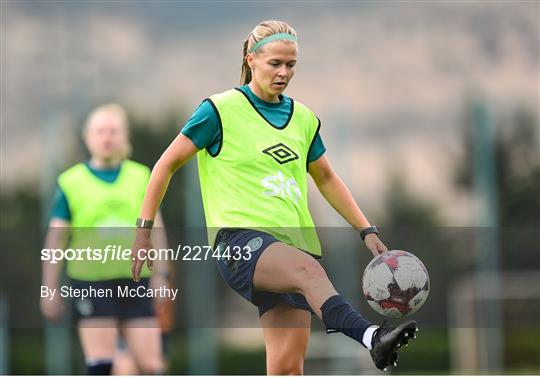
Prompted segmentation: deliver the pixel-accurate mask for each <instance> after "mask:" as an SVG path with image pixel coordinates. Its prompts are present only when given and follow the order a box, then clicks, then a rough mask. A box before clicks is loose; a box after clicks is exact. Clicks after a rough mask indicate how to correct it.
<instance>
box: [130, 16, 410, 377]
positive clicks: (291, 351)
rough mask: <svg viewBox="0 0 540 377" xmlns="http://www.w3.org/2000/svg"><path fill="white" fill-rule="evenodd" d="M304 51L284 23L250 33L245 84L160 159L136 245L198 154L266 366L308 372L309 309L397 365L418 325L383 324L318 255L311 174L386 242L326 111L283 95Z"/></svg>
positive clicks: (211, 209) (213, 215)
mask: <svg viewBox="0 0 540 377" xmlns="http://www.w3.org/2000/svg"><path fill="white" fill-rule="evenodd" d="M297 50H298V45H297V38H296V31H295V30H294V29H293V28H291V27H290V26H289V25H287V24H286V23H284V22H280V21H265V22H262V23H261V24H259V25H257V26H256V27H255V29H254V30H253V31H252V32H251V33H250V34H249V36H248V38H247V40H246V41H245V42H244V48H243V61H242V74H241V84H242V86H241V87H239V88H235V89H231V90H228V91H226V92H223V93H220V94H216V95H212V96H210V97H209V98H208V99H206V100H205V101H203V102H202V104H201V105H200V106H199V107H198V109H197V110H196V111H195V113H194V114H193V116H192V117H191V119H190V120H189V121H188V123H187V125H186V126H185V127H184V128H183V130H182V132H181V133H180V135H178V137H177V138H176V139H175V140H174V141H173V142H172V144H171V145H170V146H169V147H168V149H167V150H166V151H165V152H164V153H163V155H162V156H161V158H160V159H159V161H158V162H157V163H156V165H155V166H154V169H153V171H152V175H151V178H150V182H149V184H148V188H147V190H146V194H145V198H144V202H143V205H142V210H141V213H140V219H139V225H140V227H139V228H138V229H137V237H136V243H135V246H134V249H137V250H138V249H148V248H150V247H151V240H150V234H151V229H150V228H151V225H152V221H153V220H154V218H155V215H156V212H157V209H158V208H159V205H160V203H161V201H162V198H163V196H164V194H165V191H166V189H167V185H168V183H169V181H170V178H171V176H172V174H173V173H174V172H175V171H176V170H177V169H178V168H180V167H181V166H182V165H183V164H185V163H186V162H187V161H188V160H189V159H190V158H191V157H192V156H194V155H195V154H197V152H198V162H199V176H200V183H201V192H202V197H203V202H204V209H205V217H206V223H207V226H208V228H209V229H208V233H209V243H210V244H211V245H212V244H213V245H214V247H215V248H216V249H217V250H218V251H219V252H220V253H221V257H220V258H219V260H218V267H219V270H220V272H221V275H222V276H223V278H224V279H225V280H226V281H227V283H228V284H229V285H230V286H231V288H233V289H234V290H235V291H236V292H238V293H239V294H240V295H242V296H243V297H244V298H246V299H247V300H249V301H250V302H252V303H253V304H254V305H256V306H257V307H258V309H259V315H260V318H261V323H262V327H263V334H264V341H265V346H266V355H267V372H268V374H284V375H287V374H302V373H303V364H304V357H305V354H306V350H307V345H308V339H309V334H310V326H311V315H312V314H315V315H317V317H319V318H320V319H321V320H323V322H324V323H325V325H326V328H327V329H328V332H335V331H339V332H342V333H344V334H346V335H347V336H349V337H351V338H353V339H354V340H356V341H357V342H359V343H361V344H362V345H363V346H364V347H366V348H367V349H369V350H370V353H371V357H372V359H373V361H374V363H375V365H376V366H377V367H378V368H380V369H384V368H386V367H388V366H390V365H395V363H396V362H397V358H398V356H397V353H396V351H397V350H398V348H399V347H400V346H401V345H403V344H405V343H406V342H407V340H408V337H414V336H415V335H414V333H415V331H416V330H417V327H416V323H415V322H414V321H406V322H403V323H401V324H400V325H399V326H397V327H391V326H388V325H386V324H383V325H382V326H380V327H379V326H377V325H374V324H373V323H371V322H370V321H369V320H367V319H365V318H364V317H363V316H361V315H360V314H359V313H358V312H357V311H356V310H355V309H354V308H353V307H352V306H351V305H350V304H349V303H348V302H347V301H346V300H345V298H343V297H342V296H341V295H339V294H338V293H337V292H336V290H335V289H334V287H333V285H332V283H331V282H330V280H329V279H328V277H327V275H326V273H325V271H324V269H323V268H322V266H321V265H320V264H319V262H318V261H317V259H318V258H320V257H321V247H320V243H319V240H318V238H317V234H316V231H315V227H314V224H313V221H312V219H311V215H310V213H309V210H308V201H307V173H309V175H311V177H312V178H313V180H314V182H315V184H316V185H317V187H318V189H319V191H320V192H321V193H322V195H323V196H324V197H325V199H326V200H327V201H328V203H330V205H332V206H333V207H334V208H335V209H336V210H337V211H338V212H339V213H340V214H341V215H342V216H343V218H345V219H346V220H347V221H348V222H349V223H350V224H351V225H352V226H353V227H354V228H355V229H357V230H358V231H359V232H360V237H361V238H362V240H365V243H366V246H367V248H368V249H369V250H370V251H371V252H372V253H373V255H378V254H379V253H382V252H385V251H387V248H386V247H385V245H384V244H383V243H382V242H381V241H380V239H379V237H378V234H377V232H378V231H377V229H376V227H372V226H371V225H370V223H369V222H368V220H367V219H366V217H365V216H364V215H363V213H362V211H361V210H360V208H359V207H358V205H357V204H356V203H355V201H354V199H353V197H352V195H351V193H350V192H349V190H348V189H347V187H346V186H345V184H344V183H343V181H342V180H341V179H340V178H339V177H338V175H337V174H336V173H335V172H334V170H333V169H332V167H331V165H330V163H329V161H328V159H327V158H326V156H325V155H324V152H325V148H324V145H323V143H322V140H321V137H320V135H319V127H320V122H319V120H318V118H317V117H316V116H315V114H313V112H312V111H311V110H310V109H308V108H307V107H306V106H304V105H303V104H301V103H299V102H296V101H293V99H292V98H290V97H287V96H285V95H284V94H283V92H284V90H285V88H286V87H287V86H288V85H289V83H290V81H291V79H292V78H293V76H294V73H295V65H296V60H297ZM336 61H338V60H336ZM334 68H335V69H339V67H338V66H337V64H336V67H334ZM313 79H314V80H316V78H313ZM320 90H324V88H320ZM235 250H241V252H240V255H238V254H237V252H236V251H235ZM336 252H337V251H336ZM228 253H229V254H228ZM135 257H137V255H135ZM143 263H144V256H142V258H140V259H135V260H134V263H133V274H134V278H135V280H137V281H138V280H139V273H140V271H141V268H142V264H143Z"/></svg>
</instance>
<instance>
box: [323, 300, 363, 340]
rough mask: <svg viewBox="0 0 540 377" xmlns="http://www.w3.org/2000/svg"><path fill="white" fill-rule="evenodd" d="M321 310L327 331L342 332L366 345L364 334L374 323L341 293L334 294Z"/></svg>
mask: <svg viewBox="0 0 540 377" xmlns="http://www.w3.org/2000/svg"><path fill="white" fill-rule="evenodd" d="M321 312H322V319H323V322H324V324H325V325H326V332H327V333H332V332H337V331H339V332H342V333H343V334H345V335H347V336H348V337H350V338H353V339H354V340H356V341H357V342H359V343H360V344H362V345H363V346H364V347H365V344H364V343H362V336H363V335H364V332H365V331H366V329H367V328H368V327H369V326H371V325H373V323H371V322H370V321H368V320H367V319H365V318H364V317H362V316H361V315H360V314H359V313H358V312H357V311H356V310H354V308H353V307H352V306H351V304H349V303H348V302H347V300H345V299H344V298H343V297H341V296H340V295H335V296H332V297H330V298H329V299H328V300H326V301H325V302H324V304H323V306H321Z"/></svg>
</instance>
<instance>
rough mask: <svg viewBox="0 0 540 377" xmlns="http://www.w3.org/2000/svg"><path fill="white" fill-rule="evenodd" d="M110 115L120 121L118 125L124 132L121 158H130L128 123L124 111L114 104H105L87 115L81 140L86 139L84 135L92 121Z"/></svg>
mask: <svg viewBox="0 0 540 377" xmlns="http://www.w3.org/2000/svg"><path fill="white" fill-rule="evenodd" d="M103 113H106V114H112V115H114V116H115V117H117V118H118V119H119V120H120V123H121V124H122V126H123V127H124V131H125V132H126V144H125V146H124V150H123V153H122V158H124V159H125V158H129V157H130V156H131V152H132V149H133V148H132V146H131V143H130V141H129V121H128V116H127V112H126V110H124V108H123V107H122V106H120V105H118V104H116V103H106V104H104V105H101V106H98V107H96V108H95V109H94V110H92V112H91V113H90V114H88V117H87V118H86V122H85V123H84V128H83V132H82V133H83V138H86V133H87V131H88V128H89V127H90V125H91V124H92V122H93V121H94V119H95V118H96V117H97V116H98V115H100V114H103Z"/></svg>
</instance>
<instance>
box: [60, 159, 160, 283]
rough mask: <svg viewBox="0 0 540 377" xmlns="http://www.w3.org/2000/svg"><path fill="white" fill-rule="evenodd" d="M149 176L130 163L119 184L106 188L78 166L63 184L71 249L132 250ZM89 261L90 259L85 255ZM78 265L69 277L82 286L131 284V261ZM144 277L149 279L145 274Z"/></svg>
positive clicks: (68, 172) (125, 164) (65, 175)
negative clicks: (83, 283) (126, 280)
mask: <svg viewBox="0 0 540 377" xmlns="http://www.w3.org/2000/svg"><path fill="white" fill-rule="evenodd" d="M149 176H150V172H149V169H148V168H147V167H146V166H144V165H141V164H138V163H136V162H133V161H129V160H126V161H124V162H123V163H122V166H121V168H120V173H119V175H118V178H117V179H116V180H115V181H114V182H106V181H104V180H102V179H99V178H98V177H96V176H95V175H94V174H93V173H92V172H91V171H90V170H89V169H88V167H87V166H86V165H84V164H77V165H75V166H73V167H72V168H70V169H68V170H66V171H65V172H64V173H62V174H61V175H60V177H59V178H58V184H59V185H60V188H61V189H62V191H63V192H64V193H65V195H66V198H67V201H68V205H69V209H70V212H71V215H72V216H71V241H70V242H69V248H73V249H76V248H87V247H90V248H92V249H102V250H104V249H105V248H106V247H107V245H113V246H116V249H120V248H121V249H130V248H131V247H132V244H133V240H134V234H135V232H134V230H135V228H134V224H135V220H136V219H137V216H138V214H139V211H140V208H141V204H142V200H143V198H144V192H145V190H146V185H147V183H148V179H149ZM84 255H85V256H86V254H84ZM110 257H111V255H108V258H109V260H108V261H107V262H106V263H102V260H95V261H92V260H86V258H85V260H82V261H81V260H74V261H69V262H68V263H67V274H68V276H69V277H71V278H73V279H78V280H86V281H97V280H108V279H123V278H131V268H130V267H131V260H114V261H112V260H110ZM143 271H144V272H142V276H143V277H148V276H149V275H150V273H149V272H148V271H147V270H146V269H143Z"/></svg>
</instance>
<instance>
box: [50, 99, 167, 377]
mask: <svg viewBox="0 0 540 377" xmlns="http://www.w3.org/2000/svg"><path fill="white" fill-rule="evenodd" d="M83 136H84V141H85V144H86V146H87V148H88V151H89V152H90V159H89V160H88V161H87V162H84V163H79V164H77V165H75V166H73V167H71V168H69V169H67V170H66V171H65V172H63V173H62V174H61V175H60V176H59V177H58V187H57V192H56V194H55V199H54V205H53V209H52V214H51V218H50V221H49V230H48V233H47V237H46V240H45V248H48V249H66V246H68V247H69V248H77V247H81V248H86V247H91V248H92V249H98V248H104V247H106V245H109V244H110V245H115V246H116V245H121V246H123V248H130V247H131V243H132V242H133V237H132V235H130V233H129V231H128V228H131V229H133V225H134V221H135V220H136V218H137V215H138V212H139V211H140V207H141V201H142V198H143V195H144V190H145V188H146V185H147V183H148V179H149V176H150V170H149V169H148V168H147V167H146V166H144V165H141V164H139V163H136V162H134V161H131V160H128V159H127V157H128V156H129V154H130V150H131V145H130V143H129V138H128V120H127V116H126V112H125V111H124V110H123V109H122V107H120V106H118V105H116V104H107V105H103V106H100V107H98V108H97V109H95V110H94V111H93V112H92V113H91V114H90V115H89V116H88V119H87V122H86V125H85V128H84V133H83ZM158 221H161V220H159V215H158ZM124 231H126V233H127V234H124ZM158 235H159V236H160V240H158V242H160V243H163V242H164V240H163V237H164V234H163V232H160V234H158ZM83 256H84V258H86V257H87V255H83ZM111 258H112V256H111V255H109V256H108V259H107V260H105V263H102V262H103V259H101V260H89V259H83V260H70V261H68V262H67V268H66V269H67V275H68V277H69V278H70V281H69V286H68V288H71V289H72V290H73V292H75V290H80V292H83V291H85V290H86V291H87V292H90V291H91V289H94V292H98V291H97V290H99V289H101V290H102V291H101V292H112V296H106V297H99V295H97V294H96V295H93V296H92V297H86V298H84V299H83V298H81V297H74V298H73V303H74V315H75V317H76V320H77V325H78V328H79V337H80V340H81V345H82V349H83V352H84V356H85V361H86V364H87V373H88V374H91V375H93V374H111V369H112V364H113V359H114V358H115V356H116V355H118V349H117V341H118V335H119V331H121V332H122V337H123V339H124V340H125V343H126V345H127V349H128V350H129V354H130V355H131V357H132V359H133V360H134V361H135V363H136V366H137V368H138V370H139V371H140V372H142V373H144V374H155V373H161V372H163V356H162V350H161V335H160V334H161V332H160V328H159V325H158V324H157V321H156V317H155V314H154V309H153V305H152V304H153V303H152V298H151V297H148V296H144V295H143V297H128V298H126V297H118V296H119V295H118V288H120V289H125V287H128V288H136V287H137V284H135V283H134V282H133V281H132V279H131V276H130V273H129V265H130V261H129V256H128V260H114V261H112V260H111ZM60 266H61V264H60V263H57V264H53V263H50V261H44V262H43V278H42V280H43V285H44V286H47V287H48V288H49V289H56V292H57V293H56V294H55V295H53V296H52V297H46V298H42V299H41V303H40V304H41V310H42V313H43V314H44V316H45V317H46V318H47V319H49V320H51V321H57V320H59V318H60V317H61V315H62V312H63V301H62V298H61V297H60V290H59V288H60V273H61V269H60ZM166 268H167V265H166V263H159V264H158V265H157V266H156V271H155V273H154V276H152V278H151V280H150V273H149V272H148V271H147V272H145V273H144V275H143V279H142V280H141V283H140V284H142V285H144V287H156V288H157V287H158V286H161V285H164V284H166V282H165V279H164V276H163V275H165V274H166V273H167V271H166V270H165V269H166ZM121 354H122V355H124V356H125V353H121ZM120 359H122V360H124V359H125V357H122V358H120ZM120 359H119V360H120Z"/></svg>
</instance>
